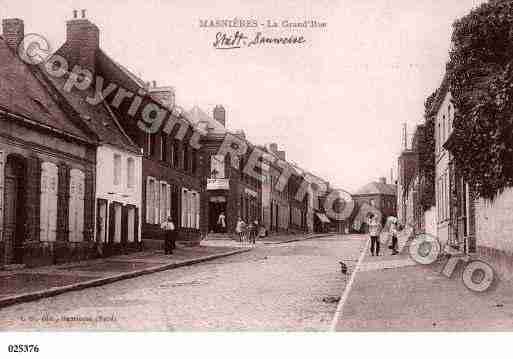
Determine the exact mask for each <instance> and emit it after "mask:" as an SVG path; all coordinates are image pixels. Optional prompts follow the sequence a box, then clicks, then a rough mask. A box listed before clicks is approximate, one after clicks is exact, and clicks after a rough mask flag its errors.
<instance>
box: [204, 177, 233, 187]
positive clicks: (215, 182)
mask: <svg viewBox="0 0 513 359" xmlns="http://www.w3.org/2000/svg"><path fill="white" fill-rule="evenodd" d="M216 189H230V180H229V179H228V178H209V179H207V190H216Z"/></svg>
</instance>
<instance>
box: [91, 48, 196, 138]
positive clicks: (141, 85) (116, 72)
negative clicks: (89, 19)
mask: <svg viewBox="0 0 513 359" xmlns="http://www.w3.org/2000/svg"><path fill="white" fill-rule="evenodd" d="M96 61H97V67H98V68H99V69H100V70H101V72H102V73H103V74H106V73H108V75H109V76H111V77H112V79H113V80H114V82H115V83H116V84H117V85H118V86H121V87H123V88H124V89H126V90H128V91H131V92H132V93H134V94H136V93H138V92H139V91H140V90H146V89H147V88H146V83H145V82H144V81H143V80H142V79H140V78H139V77H138V76H137V75H135V74H134V73H132V72H131V71H130V70H128V69H127V68H126V67H125V66H123V65H121V64H119V63H118V62H117V61H115V60H113V59H112V58H111V57H110V56H108V55H107V54H106V53H105V51H103V50H101V49H100V50H99V51H98V52H97V55H96ZM146 97H147V98H148V99H149V100H150V101H152V102H154V103H156V104H158V105H160V106H161V107H163V108H165V109H166V110H167V109H168V107H167V105H166V104H164V103H162V102H161V101H160V100H158V99H157V98H155V97H154V96H151V93H148V94H147V96H146ZM171 115H172V116H174V114H173V113H171ZM182 119H183V120H184V121H185V122H187V123H188V124H189V125H191V127H192V128H193V130H194V128H195V127H194V124H193V123H192V122H191V121H190V120H189V119H188V118H187V116H183V117H182Z"/></svg>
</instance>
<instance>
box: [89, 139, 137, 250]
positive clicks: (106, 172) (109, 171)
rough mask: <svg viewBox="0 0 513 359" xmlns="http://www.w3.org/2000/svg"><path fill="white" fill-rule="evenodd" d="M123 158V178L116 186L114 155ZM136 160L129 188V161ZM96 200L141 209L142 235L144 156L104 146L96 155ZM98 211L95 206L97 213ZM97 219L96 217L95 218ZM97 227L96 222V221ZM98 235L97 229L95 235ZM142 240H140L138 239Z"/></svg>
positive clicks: (99, 148)
mask: <svg viewBox="0 0 513 359" xmlns="http://www.w3.org/2000/svg"><path fill="white" fill-rule="evenodd" d="M115 154H119V155H120V156H121V177H120V182H119V184H117V185H116V184H114V155H115ZM128 158H133V159H134V183H133V186H132V187H130V188H129V187H128V176H127V160H128ZM96 161H97V164H96V199H98V198H102V199H106V200H108V201H109V203H110V202H113V201H114V202H119V203H121V204H123V205H134V206H137V208H139V236H140V234H141V223H142V221H141V212H142V210H141V208H142V156H141V155H137V154H134V153H131V152H126V151H123V150H121V149H118V148H116V147H112V146H109V145H103V146H100V147H98V151H97V154H96ZM96 210H97V208H96V206H95V211H96ZM95 218H96V217H95ZM95 227H96V221H95ZM96 233H97V231H96V229H95V234H96ZM138 240H140V238H139V239H138Z"/></svg>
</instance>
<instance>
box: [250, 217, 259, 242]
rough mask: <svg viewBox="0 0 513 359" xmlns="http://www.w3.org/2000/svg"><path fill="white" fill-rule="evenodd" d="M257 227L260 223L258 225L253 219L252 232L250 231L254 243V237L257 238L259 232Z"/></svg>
mask: <svg viewBox="0 0 513 359" xmlns="http://www.w3.org/2000/svg"><path fill="white" fill-rule="evenodd" d="M258 227H260V225H259V223H258V221H257V220H256V219H255V221H253V233H252V235H253V236H252V237H253V244H256V239H257V237H258V233H259V230H258Z"/></svg>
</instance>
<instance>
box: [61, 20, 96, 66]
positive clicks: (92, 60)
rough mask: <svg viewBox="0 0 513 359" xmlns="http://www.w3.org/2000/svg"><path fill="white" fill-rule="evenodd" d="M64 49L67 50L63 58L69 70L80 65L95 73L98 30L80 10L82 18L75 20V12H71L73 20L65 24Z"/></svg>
mask: <svg viewBox="0 0 513 359" xmlns="http://www.w3.org/2000/svg"><path fill="white" fill-rule="evenodd" d="M66 45H67V46H66V47H67V48H68V49H69V50H68V51H67V52H66V54H65V57H67V60H68V62H69V63H70V69H71V68H73V66H75V65H80V66H82V67H83V68H86V69H88V70H89V71H91V72H92V73H93V74H94V73H95V64H96V53H97V51H98V50H99V49H100V30H99V29H98V27H97V26H96V25H95V24H93V23H92V22H91V21H89V20H88V19H86V11H85V10H82V18H80V19H79V18H77V10H74V11H73V19H72V20H69V21H68V22H67V23H66Z"/></svg>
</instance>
